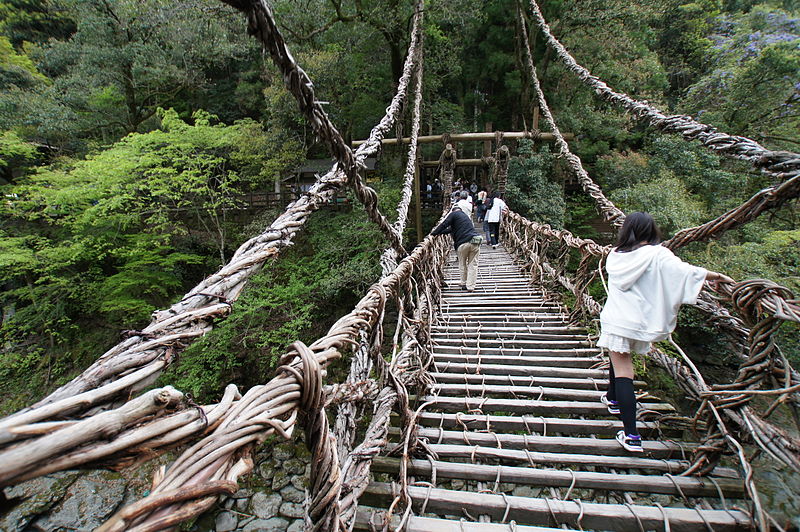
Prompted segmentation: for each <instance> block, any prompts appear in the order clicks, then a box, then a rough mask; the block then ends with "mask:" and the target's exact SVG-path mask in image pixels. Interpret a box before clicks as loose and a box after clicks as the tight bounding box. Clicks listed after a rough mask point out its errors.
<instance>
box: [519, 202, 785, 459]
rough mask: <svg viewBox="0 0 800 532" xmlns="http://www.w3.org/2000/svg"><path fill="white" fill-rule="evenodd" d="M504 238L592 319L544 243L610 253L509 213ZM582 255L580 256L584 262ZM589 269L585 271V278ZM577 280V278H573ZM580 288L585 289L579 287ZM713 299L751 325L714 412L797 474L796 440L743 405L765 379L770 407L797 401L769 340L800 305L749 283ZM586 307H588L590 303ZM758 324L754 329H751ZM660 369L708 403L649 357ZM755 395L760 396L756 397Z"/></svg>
mask: <svg viewBox="0 0 800 532" xmlns="http://www.w3.org/2000/svg"><path fill="white" fill-rule="evenodd" d="M504 227H505V228H506V234H507V235H508V244H509V250H510V251H512V252H513V253H514V254H516V255H517V256H518V257H519V258H520V259H521V260H522V261H523V262H524V263H525V264H526V269H528V270H529V271H530V272H531V275H532V277H533V278H534V279H536V278H537V277H539V278H541V280H542V281H547V279H546V278H544V277H547V278H549V279H550V282H553V281H554V282H556V283H558V284H560V285H561V286H563V287H564V288H566V289H567V290H570V291H572V292H573V293H574V294H575V295H576V296H577V295H578V294H579V293H580V294H581V295H582V296H583V297H576V302H575V309H574V310H573V313H574V312H575V310H578V309H582V311H585V312H587V314H590V315H596V314H598V313H599V311H600V306H599V305H597V304H596V303H594V305H593V304H592V303H591V302H594V300H593V299H591V298H589V296H588V294H587V293H586V292H585V291H582V292H581V291H578V290H577V285H578V284H580V283H579V282H578V281H577V280H575V281H573V280H571V279H568V278H566V277H565V276H564V275H562V274H559V272H558V271H557V270H556V269H555V268H554V267H552V266H551V265H550V264H549V262H548V258H547V256H546V253H547V248H548V245H547V243H548V242H559V246H564V245H568V246H570V247H572V248H573V249H574V248H582V250H581V251H582V253H586V254H587V255H593V256H596V257H598V258H599V257H601V256H603V255H604V254H605V253H607V252H608V251H609V248H607V247H605V248H604V247H602V246H598V245H597V244H594V243H592V242H591V241H585V240H582V239H577V238H575V237H573V236H572V235H570V234H569V233H568V232H566V231H555V230H553V229H550V228H549V227H547V226H540V225H538V224H535V223H533V222H530V221H528V220H525V219H524V218H522V217H520V216H519V215H516V214H515V213H510V214H509V216H507V217H506V221H504ZM585 256H586V255H584V257H585ZM587 270H588V268H584V269H583V271H584V272H586V271H587ZM576 277H577V275H576ZM584 288H585V286H584ZM718 293H719V294H720V295H721V296H722V297H723V298H725V299H727V300H729V301H731V302H732V303H733V306H734V309H735V310H736V312H737V314H739V315H740V316H743V317H744V318H745V319H746V320H747V321H748V322H749V323H751V324H753V329H752V330H751V331H750V335H749V341H748V344H749V345H750V348H749V349H750V356H749V357H747V358H745V359H744V361H743V363H742V367H741V370H740V373H739V375H738V376H737V379H736V380H735V381H734V382H733V383H731V384H730V385H721V386H720V385H717V386H714V387H713V388H712V390H711V393H712V394H714V393H718V394H719V395H718V396H715V397H714V399H713V400H714V406H715V408H717V409H718V410H719V411H720V412H722V414H723V415H724V417H725V419H726V420H727V421H726V422H729V423H730V424H731V426H734V427H735V428H736V430H737V434H740V435H744V436H745V437H749V438H752V439H753V441H755V443H756V444H757V445H758V446H759V447H760V448H761V449H763V450H764V451H765V452H767V453H768V454H769V455H770V456H773V457H774V458H775V459H776V460H778V461H780V462H783V463H784V464H786V465H788V466H789V467H792V468H793V469H800V439H797V438H794V437H792V436H791V435H789V434H788V433H786V432H785V431H783V430H781V429H780V428H778V427H777V426H775V425H774V424H772V423H769V422H768V421H766V420H765V419H764V418H763V417H761V416H759V415H757V414H756V413H755V412H754V411H752V410H751V409H750V408H748V407H747V406H746V405H747V401H748V400H749V397H750V396H752V395H753V394H754V393H755V392H754V390H753V387H754V386H757V385H758V384H759V383H760V382H761V381H762V380H763V379H764V378H765V377H768V376H772V377H774V378H775V379H776V381H777V382H778V383H779V384H780V385H781V388H778V389H776V390H772V391H771V392H770V393H772V394H774V395H775V396H777V399H776V401H775V403H773V404H779V402H780V401H785V400H787V399H788V398H789V397H790V396H791V397H792V398H796V395H797V385H798V384H800V380H799V379H798V372H797V371H795V370H794V369H793V368H791V367H790V366H789V365H788V362H787V361H786V359H785V357H782V356H779V355H780V353H779V352H778V351H776V350H775V349H774V344H773V341H772V336H773V334H774V330H775V323H776V320H782V321H793V322H800V304H799V303H798V301H797V300H796V299H794V296H793V295H791V294H790V293H788V291H787V290H786V289H785V288H783V287H780V286H778V285H776V284H775V283H772V282H770V281H766V280H751V281H745V282H741V283H736V285H733V286H731V285H727V284H723V285H720V286H719V288H718ZM590 301H591V302H590ZM756 324H759V325H756ZM650 356H651V358H653V359H654V360H655V361H656V362H658V363H659V365H661V366H663V367H665V368H666V369H667V370H668V371H669V372H670V373H671V374H672V375H673V376H674V377H675V379H676V381H677V382H678V383H679V385H680V386H681V387H682V388H684V389H685V390H687V392H688V393H689V394H690V396H692V397H695V398H696V399H697V400H699V401H701V402H702V401H704V400H706V401H708V400H709V399H707V398H704V397H703V392H702V390H701V389H700V387H699V385H698V384H697V383H696V382H694V379H693V378H692V377H691V374H690V372H689V371H688V370H686V371H684V370H683V369H682V366H681V365H680V364H679V363H676V361H674V359H671V358H670V357H665V356H661V354H660V353H658V352H651V353H650ZM759 393H760V392H759ZM709 416H711V417H709V419H708V421H709V426H710V427H711V428H712V429H713V427H715V424H716V419H715V418H713V416H712V415H711V414H710V413H709ZM717 432H718V431H714V430H712V431H711V432H710V433H709V436H710V439H709V440H707V441H706V443H705V444H704V445H703V446H701V447H700V448H699V450H698V455H697V457H696V459H695V464H694V465H693V466H692V467H693V471H694V472H702V471H708V470H710V469H713V467H714V465H715V463H716V462H715V460H716V459H718V457H719V452H720V451H721V450H722V449H723V448H724V446H725V443H726V440H725V439H724V438H719V437H716V436H715V434H716V433H717Z"/></svg>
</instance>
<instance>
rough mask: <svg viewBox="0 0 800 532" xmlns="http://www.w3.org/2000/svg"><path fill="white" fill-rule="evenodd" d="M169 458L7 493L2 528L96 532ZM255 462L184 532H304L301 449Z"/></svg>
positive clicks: (55, 477)
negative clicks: (235, 488) (232, 489)
mask: <svg viewBox="0 0 800 532" xmlns="http://www.w3.org/2000/svg"><path fill="white" fill-rule="evenodd" d="M173 459H174V456H165V457H161V458H159V459H156V460H154V461H151V462H148V463H147V464H145V465H143V466H141V467H138V468H131V469H127V470H125V471H122V472H119V473H118V472H112V471H90V472H79V471H65V472H61V473H54V474H52V475H47V476H45V477H42V478H38V479H34V480H31V481H28V482H25V483H23V484H20V485H18V486H12V487H9V488H6V489H5V490H3V493H4V495H5V499H6V500H5V501H2V503H3V504H2V506H0V512H2V513H0V530H2V531H8V532H22V531H51V530H80V531H84V530H85V531H91V530H94V529H95V528H96V527H98V526H99V525H101V524H102V523H103V522H104V521H105V520H106V519H108V518H109V517H111V516H112V515H113V514H114V512H116V511H117V510H119V509H120V508H122V507H123V506H124V505H126V504H129V503H131V502H134V501H136V500H138V499H140V498H141V497H143V496H144V495H146V494H147V490H148V489H149V487H150V482H151V478H152V472H153V470H154V468H155V467H157V466H160V465H161V464H167V465H168V464H169V463H170V462H172V460H173ZM255 462H256V467H255V470H254V471H253V474H250V475H247V476H246V477H245V478H243V479H240V482H239V485H240V486H241V489H240V490H239V491H238V492H236V493H235V494H234V495H233V496H232V497H229V498H226V499H224V500H222V501H221V502H220V503H218V504H217V505H215V506H214V507H213V508H212V509H211V510H210V511H208V512H206V514H204V515H202V516H200V517H199V518H198V519H197V520H196V522H195V523H193V524H192V525H191V526H189V528H188V530H192V531H198V532H200V531H203V532H205V531H216V532H229V531H233V530H237V531H239V530H241V531H245V532H249V531H268V532H283V531H288V532H299V531H301V530H303V519H302V518H303V515H304V514H305V510H304V506H303V505H304V502H305V496H306V495H305V490H306V487H307V485H308V474H309V470H310V468H311V465H310V454H309V452H308V450H307V449H306V447H305V445H304V444H303V443H302V442H283V441H281V440H273V441H269V442H267V443H265V444H264V445H263V446H262V448H261V450H259V452H258V453H256V456H255Z"/></svg>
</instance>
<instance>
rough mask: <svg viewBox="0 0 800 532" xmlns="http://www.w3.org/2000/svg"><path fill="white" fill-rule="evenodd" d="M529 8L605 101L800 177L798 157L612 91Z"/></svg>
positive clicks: (779, 173) (778, 173) (780, 174)
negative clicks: (576, 58)
mask: <svg viewBox="0 0 800 532" xmlns="http://www.w3.org/2000/svg"><path fill="white" fill-rule="evenodd" d="M530 5H531V10H532V11H533V16H534V18H535V19H536V25H537V26H538V27H539V29H540V30H541V31H542V33H543V34H544V37H545V40H546V41H547V44H548V46H550V48H551V49H552V50H553V51H554V52H555V54H556V57H558V59H559V60H560V61H561V62H562V63H564V65H565V66H566V67H567V68H568V69H569V70H570V71H572V72H573V73H574V74H575V75H576V76H577V77H578V79H580V80H581V81H582V82H583V83H584V84H586V85H587V86H589V87H591V88H592V90H594V92H595V93H596V94H597V95H598V96H600V97H601V98H603V99H604V100H606V101H608V102H611V103H613V104H615V105H618V106H621V107H623V108H624V109H625V110H627V111H629V112H630V113H631V114H633V115H634V116H635V117H637V118H639V119H642V120H647V121H648V122H649V123H650V124H651V125H653V126H655V127H657V128H658V129H660V130H662V131H666V132H672V133H678V134H680V135H682V136H683V138H685V139H687V140H698V141H700V142H701V143H702V144H703V146H705V147H707V148H709V149H711V150H713V151H715V152H717V153H721V154H722V155H725V156H727V157H731V158H735V159H740V160H744V161H749V162H750V163H751V164H752V165H753V166H755V167H756V168H760V169H761V170H762V171H763V172H766V173H768V174H770V175H772V176H774V177H776V178H778V179H781V180H787V179H791V178H793V177H797V176H800V154H797V153H792V152H786V151H771V150H768V149H766V148H764V147H763V146H761V145H760V144H759V143H757V142H756V141H754V140H751V139H749V138H746V137H738V136H734V135H728V134H727V133H722V132H720V131H717V129H716V128H714V127H712V126H709V125H707V124H703V123H701V122H697V121H696V120H693V119H692V118H691V117H688V116H684V115H665V114H664V113H663V112H661V111H660V110H658V109H657V108H655V107H654V106H652V105H650V104H649V103H647V102H645V101H639V100H635V99H633V98H631V97H630V96H628V95H627V94H623V93H620V92H616V91H614V90H612V89H611V88H610V87H609V86H608V85H607V84H606V83H604V82H603V81H601V80H600V79H599V78H597V77H596V76H594V75H592V73H591V72H589V70H588V69H587V68H585V67H583V66H581V65H580V64H578V62H577V61H576V60H575V58H574V57H572V55H570V53H569V52H568V51H567V49H566V48H565V47H564V45H562V44H561V43H560V42H559V41H558V39H556V38H555V37H554V36H553V33H552V32H551V31H550V26H548V24H547V21H546V20H545V19H544V16H543V15H542V11H541V9H539V5H538V4H537V2H536V0H530Z"/></svg>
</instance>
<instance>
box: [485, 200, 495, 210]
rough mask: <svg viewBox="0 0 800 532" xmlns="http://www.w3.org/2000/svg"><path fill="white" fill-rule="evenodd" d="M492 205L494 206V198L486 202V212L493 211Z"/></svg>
mask: <svg viewBox="0 0 800 532" xmlns="http://www.w3.org/2000/svg"><path fill="white" fill-rule="evenodd" d="M492 205H494V198H489V199H487V200H486V210H487V211H490V210H492Z"/></svg>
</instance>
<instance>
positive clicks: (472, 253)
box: [456, 242, 481, 290]
mask: <svg viewBox="0 0 800 532" xmlns="http://www.w3.org/2000/svg"><path fill="white" fill-rule="evenodd" d="M480 252H481V246H480V244H470V243H469V242H467V243H465V244H461V245H460V246H458V250H457V252H456V253H457V254H458V269H459V270H460V271H461V284H462V285H467V290H474V289H475V282H476V281H477V280H478V255H479V254H480Z"/></svg>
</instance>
